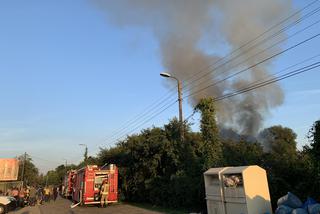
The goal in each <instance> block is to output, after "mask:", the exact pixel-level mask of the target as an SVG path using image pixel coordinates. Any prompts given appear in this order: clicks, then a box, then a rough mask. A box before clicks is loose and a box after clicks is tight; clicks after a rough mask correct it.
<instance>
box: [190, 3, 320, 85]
mask: <svg viewBox="0 0 320 214" xmlns="http://www.w3.org/2000/svg"><path fill="white" fill-rule="evenodd" d="M317 2H319V0H315V1H312V2H311V3H309V4H307V5H306V6H304V7H303V8H301V9H299V10H297V11H296V12H294V13H292V14H291V15H289V16H288V17H286V18H284V19H283V20H281V21H280V22H278V23H276V24H275V25H273V26H271V27H270V28H268V29H267V30H266V31H264V32H262V33H261V34H259V35H258V36H257V37H255V38H254V39H252V40H249V41H247V42H245V43H244V44H243V45H241V46H240V47H238V48H237V49H235V50H233V51H232V52H230V53H229V54H227V55H226V56H224V57H222V58H220V59H218V60H216V61H215V62H213V64H211V65H209V66H206V67H204V68H203V69H201V70H200V71H199V72H197V73H195V74H194V75H193V76H191V77H190V78H189V79H187V80H186V81H187V82H188V83H187V84H186V85H185V86H188V85H190V84H192V83H191V82H193V83H194V82H195V81H198V80H199V79H201V78H203V77H204V76H206V75H203V76H202V77H201V78H197V79H195V80H193V81H191V80H192V79H193V78H194V77H196V76H198V75H199V74H201V73H203V72H204V71H206V70H208V69H210V68H211V67H212V66H214V65H216V64H218V63H219V62H222V61H224V60H225V59H227V58H228V57H230V56H232V55H233V54H234V53H237V52H238V51H240V50H241V49H243V48H244V47H246V46H248V45H250V44H251V43H254V42H256V41H257V40H259V39H260V38H261V37H263V36H264V35H266V34H267V33H269V32H270V31H272V30H274V29H275V28H277V27H278V26H281V25H282V24H284V23H285V22H287V21H288V20H290V19H291V18H294V17H295V16H297V15H299V14H300V13H301V12H303V11H304V10H306V9H307V8H309V7H311V6H312V5H314V4H315V3H317ZM318 11H319V7H317V8H316V9H315V10H313V11H311V12H309V13H307V14H305V15H304V16H302V17H300V18H299V19H298V20H295V21H294V22H293V23H291V25H289V26H287V27H284V28H282V29H280V30H279V31H278V32H276V33H275V34H272V35H270V36H269V37H267V38H265V39H263V40H262V41H260V42H259V43H258V44H255V45H254V46H252V47H250V48H249V50H251V49H252V48H254V47H256V46H257V45H260V44H261V43H263V42H265V41H266V40H268V39H271V38H273V37H275V36H277V35H279V34H280V33H282V32H284V31H285V30H287V29H288V28H291V27H293V26H294V25H296V24H298V23H300V22H301V21H302V20H305V19H307V18H309V17H310V16H312V15H314V14H315V13H317V12H318ZM242 54H243V51H242V52H241V53H240V54H238V55H237V56H236V57H235V58H238V56H240V55H242ZM235 58H232V59H230V60H228V61H227V62H230V61H231V60H234V59H235ZM227 62H225V63H227ZM210 73H211V72H210Z"/></svg>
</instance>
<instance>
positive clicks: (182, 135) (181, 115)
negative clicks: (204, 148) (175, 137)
mask: <svg viewBox="0 0 320 214" xmlns="http://www.w3.org/2000/svg"><path fill="white" fill-rule="evenodd" d="M160 76H163V77H166V78H172V79H175V80H176V81H177V83H178V101H179V123H180V140H181V143H183V142H184V124H183V113H182V84H181V81H180V80H179V79H178V78H176V77H174V76H172V75H171V74H169V73H164V72H163V73H160Z"/></svg>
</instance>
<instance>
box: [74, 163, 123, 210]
mask: <svg viewBox="0 0 320 214" xmlns="http://www.w3.org/2000/svg"><path fill="white" fill-rule="evenodd" d="M73 179H74V180H73V195H72V199H73V201H74V202H76V203H80V204H82V205H84V204H99V203H100V190H101V185H102V182H103V181H104V180H106V179H107V180H108V183H109V194H108V203H114V202H117V201H118V168H117V167H116V166H115V165H114V164H109V165H107V166H106V167H105V168H104V167H101V168H100V167H98V166H97V165H88V166H86V167H84V168H82V169H79V170H77V172H76V173H75V174H74V176H73Z"/></svg>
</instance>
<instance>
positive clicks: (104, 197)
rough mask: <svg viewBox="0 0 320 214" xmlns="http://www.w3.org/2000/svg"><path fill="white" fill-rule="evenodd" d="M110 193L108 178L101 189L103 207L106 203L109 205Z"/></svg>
mask: <svg viewBox="0 0 320 214" xmlns="http://www.w3.org/2000/svg"><path fill="white" fill-rule="evenodd" d="M108 195H109V182H108V178H106V179H105V180H103V182H102V185H101V190H100V198H101V199H100V204H101V207H104V205H106V206H107V205H108Z"/></svg>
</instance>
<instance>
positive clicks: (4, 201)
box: [0, 196, 17, 214]
mask: <svg viewBox="0 0 320 214" xmlns="http://www.w3.org/2000/svg"><path fill="white" fill-rule="evenodd" d="M16 206H17V201H16V199H15V198H13V197H10V196H0V214H3V213H7V212H9V211H11V210H14V209H16Z"/></svg>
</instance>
